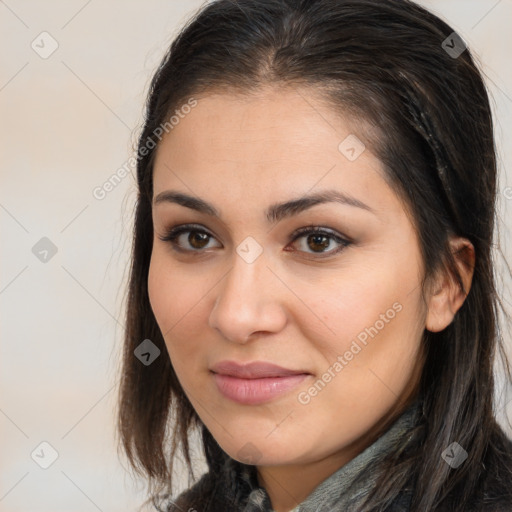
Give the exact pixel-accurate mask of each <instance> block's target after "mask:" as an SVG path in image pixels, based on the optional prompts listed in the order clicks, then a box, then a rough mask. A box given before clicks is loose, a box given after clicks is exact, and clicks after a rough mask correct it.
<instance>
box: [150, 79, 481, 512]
mask: <svg viewBox="0 0 512 512" xmlns="http://www.w3.org/2000/svg"><path fill="white" fill-rule="evenodd" d="M349 134H355V135H356V136H358V138H359V139H360V140H362V141H365V140H366V139H365V137H364V132H363V131H362V129H361V128H360V127H357V126H356V125H355V124H354V123H352V124H351V123H350V122H349V119H348V118H347V119H341V118H340V116H339V115H335V114H334V113H333V112H332V111H331V110H329V108H328V107H327V106H326V104H325V103H322V102H321V101H320V100H319V99H318V98H315V96H314V94H312V93H311V91H308V92H305V91H304V90H302V91H299V90H292V89H273V88H265V89H261V90H260V92H259V93H258V94H257V95H253V96H251V97H247V96H245V97H242V96H235V95H228V94H221V93H219V94H210V95H206V96H204V97H202V98H200V99H199V100H198V104H197V106H195V107H194V108H193V109H192V110H191V112H190V113H189V114H187V115H186V116H184V118H183V119H181V120H180V122H179V124H178V125H176V126H175V127H174V129H173V130H172V131H170V132H169V134H168V135H166V136H165V137H164V138H163V139H162V141H161V143H160V144H159V148H158V151H157V155H156V160H155V165H154V198H156V197H157V196H158V195H159V194H160V193H162V192H164V191H168V190H173V191H179V192H182V193H186V194H190V195H194V196H197V197H200V198H202V199H203V200H205V201H208V202H209V203H211V204H212V205H213V206H214V207H215V208H216V209H217V210H218V211H219V212H220V218H214V217H211V216H209V215H206V214H204V213H199V212H197V211H195V210H193V209H190V208H187V207H185V206H182V205H178V204H175V203H171V202H165V201H162V202H158V203H156V202H154V206H153V223H154V231H155V237H154V243H153V252H152V257H151V265H150V271H149V280H148V286H149V296H150V301H151V306H152V309H153V311H154V314H155V317H156V320H157V322H158V324H159V327H160V329H161V330H162V333H163V334H164V339H165V342H166V345H167V349H168V352H169V355H170V358H171V361H172V364H173V367H174V369H175V371H176V374H177V376H178V379H179V381H180V383H181V385H182V386H183V388H184V390H185V393H186V394H187V396H188V398H189V400H190V402H191V403H192V405H193V407H194V409H195V410H196V412H197V414H198V415H199V417H200V418H201V420H202V421H203V422H204V423H205V425H206V426H207V428H208V429H209V430H210V431H211V433H212V434H213V436H214V437H215V439H216V440H217V442H218V443H219V444H220V446H221V447H222V448H223V449H224V451H226V452H227V453H228V454H229V455H230V456H231V457H233V458H235V459H237V460H240V461H241V462H246V463H255V464H256V465H257V469H258V480H259V482H260V484H261V485H263V486H264V487H265V488H266V490H267V492H268V493H269V496H270V498H271V502H272V506H273V508H274V509H275V510H276V511H277V512H284V511H288V510H291V509H292V508H293V507H295V506H296V505H297V504H299V503H300V502H301V501H303V500H304V499H305V498H306V497H307V495H308V494H310V493H311V492H312V491H313V490H314V488H315V487H317V485H318V484H319V483H321V482H322V481H323V480H324V479H325V478H327V477H328V476H329V475H331V474H332V473H333V472H335V471H336V470H337V469H338V468H340V467H341V466H343V465H344V464H346V463H347V462H348V461H350V460H351V459H352V458H354V457H355V456H356V455H357V454H359V453H360V452H361V451H362V450H363V449H364V448H366V447H367V446H368V445H369V444H371V443H372V442H373V441H374V440H375V439H376V437H377V436H378V435H379V434H380V433H382V432H383V431H384V430H385V429H386V428H387V427H388V426H389V425H390V424H391V423H392V422H393V421H394V419H396V417H397V416H398V415H399V414H400V413H401V412H402V411H403V409H404V408H405V407H406V406H407V405H408V404H409V403H410V402H411V400H412V399H413V398H414V397H415V394H416V390H417V383H418V379H419V377H420V373H421V367H422V364H423V360H422V353H421V350H420V348H421V344H420V340H421V336H422V333H423V331H424V329H425V328H427V329H429V330H432V331H440V330H442V329H444V328H445V327H446V326H447V325H448V324H449V323H450V322H451V321H452V320H453V316H454V314H455V313H456V311H457V310H458V309H459V307H460V306H461V305H462V303H463V301H464V298H465V294H463V293H462V292H461V291H460V290H458V288H457V287H456V285H455V284H454V282H453V280H451V279H449V278H448V277H447V276H445V275H443V274H440V275H439V277H438V279H436V281H435V283H433V288H432V290H433V291H432V293H431V294H430V295H428V297H427V300H423V298H422V295H421V289H420V281H421V278H422V275H423V264H422V260H421V256H420V249H419V244H418V239H417V236H416V232H415V230H414V227H413V225H412V224H411V221H410V219H409V217H408V216H407V214H406V211H405V209H404V205H403V204H402V203H401V202H400V200H399V198H398V196H397V195H396V194H395V193H394V192H393V190H392V189H391V188H390V187H389V186H388V185H387V183H386V181H385V180H384V178H383V176H384V173H383V169H382V166H381V163H380V161H379V160H378V159H377V158H376V157H375V156H374V155H373V154H372V153H371V148H370V147H369V146H368V145H367V147H366V150H365V151H363V153H362V154H361V155H360V156H359V157H358V158H357V159H356V160H355V161H349V160H348V159H347V158H346V157H345V156H344V154H342V153H341V152H340V151H339V150H338V145H339V144H340V142H341V141H343V140H344V139H345V138H346V137H347V135H349ZM327 189H334V190H337V191H340V192H343V193H345V194H349V195H351V196H353V197H355V198H357V199H358V200H360V201H362V202H364V203H365V204H366V205H368V206H369V207H370V208H371V209H372V210H373V212H372V211H368V210H365V209H362V208H357V207H354V206H350V205H346V204H340V203H337V202H329V203H324V204H319V205H316V206H313V207H311V208H309V209H307V210H305V211H302V212H300V213H298V214H295V215H292V216H291V217H288V218H284V219H282V220H280V221H279V222H277V223H275V224H271V223H269V222H268V220H267V218H266V217H265V215H264V212H265V210H266V209H267V207H269V206H270V205H272V204H274V203H279V202H284V201H288V200H291V199H295V198H299V197H301V196H303V195H306V194H311V193H315V192H319V191H321V190H327ZM185 223H196V224H200V226H201V227H200V228H199V229H201V228H202V229H204V230H206V231H208V232H209V233H210V234H211V235H212V236H211V237H210V238H206V240H205V241H203V242H201V241H200V242H199V244H198V243H197V238H196V239H194V238H192V239H190V238H189V233H188V232H187V233H185V234H182V235H181V236H180V237H179V239H178V243H180V244H181V246H182V247H183V248H184V249H188V250H189V252H188V253H187V252H178V251H176V250H174V249H173V246H172V244H171V242H169V241H162V240H161V239H160V238H159V237H160V236H164V235H165V233H166V229H169V228H171V227H173V226H176V225H179V224H185ZM309 225H315V226H320V227H322V228H326V229H328V230H331V231H334V232H336V233H337V234H339V236H341V237H342V238H349V240H351V241H352V243H351V244H350V245H348V246H346V247H345V248H343V249H342V250H341V251H340V252H337V253H336V254H335V253H334V251H336V249H337V248H339V247H342V245H340V244H338V243H337V242H336V241H335V240H334V239H332V238H327V242H328V245H327V247H325V248H324V249H322V248H321V247H320V248H319V246H318V245H315V241H314V240H313V241H311V237H310V240H309V244H308V235H307V234H306V235H303V236H302V237H301V238H298V239H296V240H295V241H293V240H292V239H291V238H290V237H291V235H292V233H293V231H294V230H296V229H298V228H301V227H304V226H309ZM194 234H195V233H194V232H192V235H194ZM248 236H251V237H253V238H254V239H255V240H256V241H257V242H258V243H259V244H260V246H261V248H262V249H263V252H262V254H261V255H260V256H259V257H258V258H257V259H256V260H255V261H254V262H252V263H248V262H246V261H245V260H244V259H243V258H242V257H240V256H239V255H238V254H237V252H236V249H237V247H238V246H239V244H241V242H242V241H244V239H245V238H246V237H248ZM196 237H197V234H196ZM194 240H196V245H194ZM452 243H453V248H454V251H455V250H457V249H460V248H462V249H463V252H464V253H466V255H467V254H469V257H470V258H471V257H473V248H472V246H471V244H470V243H469V242H468V241H467V240H465V239H455V238H454V239H453V241H452ZM201 244H202V245H201ZM201 247H205V248H201ZM315 250H316V251H319V252H315ZM193 251H196V253H198V254H193ZM322 251H323V252H322ZM329 252H330V254H329V255H328V256H327V257H325V256H324V257H322V254H325V253H329ZM460 270H461V272H462V273H463V279H464V283H465V287H466V290H469V286H470V284H471V276H472V271H471V270H466V268H465V267H464V266H463V265H461V266H460ZM396 303H398V304H399V305H400V306H401V310H400V311H399V312H397V313H396V315H395V316H394V318H393V319H391V320H389V321H388V322H387V323H385V326H384V327H383V328H382V329H380V330H379V332H378V334H377V335H375V336H374V337H373V338H369V341H368V343H367V345H366V346H363V348H362V350H360V351H359V352H358V353H357V355H355V356H354V357H353V359H352V360H351V361H348V364H347V365H346V366H344V368H343V369H342V370H341V371H339V372H338V373H336V376H335V377H334V378H332V379H331V381H330V382H329V383H327V385H326V386H325V387H324V388H323V389H322V390H321V391H320V392H319V393H318V394H317V395H316V396H314V397H312V398H311V400H310V401H309V403H307V404H302V403H300V402H299V400H298V395H299V393H300V392H307V390H308V389H309V388H310V387H311V386H312V384H313V383H314V382H315V381H317V380H318V379H319V378H320V377H321V376H322V375H323V374H324V373H325V372H326V371H327V369H328V368H329V367H332V365H333V363H334V362H335V361H336V360H337V356H338V355H343V354H344V353H345V352H346V351H347V350H349V348H350V345H351V343H352V342H353V340H355V339H356V337H357V335H358V334H359V333H361V332H362V331H364V330H365V328H369V327H370V326H374V325H375V324H376V321H377V320H379V318H381V316H380V315H382V314H385V313H386V311H387V310H389V309H390V308H392V305H393V304H396ZM360 345H361V344H360ZM226 359H228V360H236V361H239V362H248V361H256V360H257V361H267V362H273V363H275V364H278V365H280V366H283V367H286V368H291V369H301V370H304V371H307V372H309V373H310V374H311V375H309V376H308V377H307V378H306V379H305V380H304V381H303V382H302V383H301V384H300V385H299V386H298V387H297V388H295V389H293V390H291V391H289V392H287V393H285V394H284V395H282V396H279V397H278V398H276V399H273V400H272V401H270V402H268V403H265V404H261V405H246V404H237V403H235V402H233V401H231V400H228V399H227V398H225V397H224V396H223V395H222V394H221V393H220V392H219V391H218V389H217V387H216V385H215V383H214V380H213V377H212V374H211V372H210V371H209V368H210V367H211V366H212V365H213V364H214V363H217V362H219V361H221V360H226ZM302 396H304V395H302ZM248 443H251V444H250V445H249V444H248ZM248 454H249V456H248Z"/></svg>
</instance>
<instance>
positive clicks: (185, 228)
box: [119, 0, 512, 512]
mask: <svg viewBox="0 0 512 512" xmlns="http://www.w3.org/2000/svg"><path fill="white" fill-rule="evenodd" d="M137 177H138V187H139V199H138V204H137V209H136V216H135V234H134V248H133V259H132V268H131V276H130V289H129V300H128V307H127V332H126V340H125V353H124V361H123V364H124V370H123V381H122V386H121V394H120V409H119V430H120V434H121V440H122V447H123V448H124V449H125V450H126V452H127V454H128V457H129V460H130V462H131V463H132V465H133V466H134V467H135V468H136V469H138V470H139V471H140V472H143V473H144V474H146V475H147V476H148V477H149V479H150V482H151V483H152V484H155V485H157V487H156V489H158V491H159V492H160V493H161V495H160V497H159V498H158V497H157V496H155V497H154V500H153V504H154V505H155V507H157V508H158V509H159V510H172V511H178V510H188V511H193V510H196V511H206V510H208V511H215V512H217V511H218V512H221V511H222V512H223V511H235V510H236V511H238V510H243V511H246V512H248V511H255V510H258V511H267V512H268V511H270V510H274V511H276V512H284V511H289V510H294V511H297V512H298V511H300V512H312V511H338V510H339V511H345V510H348V511H363V510H364V511H370V510H371V511H384V510H388V511H401V510H403V511H406V510H407V511H418V512H419V511H431V510H436V511H445V510H446V511H448V510H450V511H452V510H457V511H459V510H460V511H471V510H474V511H481V510H485V511H489V510H492V511H498V510H500V511H501V510H512V446H511V444H512V443H511V441H510V440H509V439H508V438H507V436H506V435H505V433H504V432H503V431H502V429H501V428H500V426H499V425H498V423H497V422H496V419H495V410H494V407H493V393H494V381H493V361H494V355H495V353H496V349H502V348H503V340H502V339H501V336H500V333H499V331H498V329H497V327H496V326H497V306H498V304H499V303H500V302H499V298H498V295H497V292H496V290H495V283H494V266H493V260H492V254H491V247H492V244H493V241H492V236H493V228H494V222H495V199H496V194H497V175H496V155H495V150H494V139H493V125H492V118H491V111H490V107H489V101H488V95H487V92H486V89H485V86H484V84H483V81H482V77H481V74H480V72H479V71H478V69H477V68H476V66H475V64H474V62H473V59H472V57H471V53H470V51H469V49H467V48H466V45H465V44H464V42H463V40H462V39H461V38H460V37H459V36H458V35H457V34H456V33H454V31H453V30H452V29H451V28H450V27H449V26H448V25H446V23H444V22H443V21H441V20H440V19H439V18H437V17H436V16H434V15H433V14H431V13H429V12H428V11H426V10H425V9H423V8H421V7H419V6H418V5H416V4H415V3H413V2H409V1H404V0H388V1H382V0H346V1H343V0H316V1H315V0H302V1H299V0H297V1H295V2H294V1H292V0H288V1H285V0H240V1H237V2H235V1H232V0H218V1H214V2H211V3H209V4H208V5H206V6H204V7H203V8H202V9H201V11H200V12H198V13H197V15H196V16H195V17H194V18H193V19H192V20H191V21H190V22H189V23H188V24H187V26H186V27H185V28H184V29H183V30H182V31H181V33H180V34H179V35H178V37H176V39H175V41H174V42H173V43H172V45H171V47H170V49H169V51H168V53H167V55H166V57H165V58H164V60H163V61H162V63H161V65H160V67H159V69H158V71H157V73H156V75H155V77H154V78H153V81H152V84H151V90H150V93H149V99H148V105H147V115H146V121H145V125H144V128H143V132H142V134H141V137H140V140H139V150H138V169H137ZM501 352H502V350H501ZM501 352H499V353H501ZM506 368H507V369H508V372H509V373H508V375H509V376H510V367H509V366H508V365H507V366H506ZM194 431H197V432H200V434H201V436H202V444H203V448H204V453H205V456H206V460H207V463H208V468H209V470H208V472H207V473H206V474H205V475H203V476H202V478H201V479H200V480H199V481H198V482H196V483H195V484H193V485H191V488H190V489H189V490H188V491H186V492H184V493H182V494H181V495H180V496H179V497H177V498H176V497H175V498H171V496H172V486H171V474H172V461H173V460H174V459H175V456H176V455H177V451H178V449H180V448H181V449H182V450H183V454H184V456H185V460H186V461H187V463H188V466H189V470H190V471H191V460H190V453H189V434H191V433H193V432H194ZM168 441H170V446H169V445H168ZM191 476H193V474H192V473H191ZM158 484H161V485H160V486H158Z"/></svg>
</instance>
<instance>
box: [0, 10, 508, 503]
mask: <svg viewBox="0 0 512 512" xmlns="http://www.w3.org/2000/svg"><path fill="white" fill-rule="evenodd" d="M201 3H202V2H200V1H196V0H190V1H187V2H184V1H172V2H171V1H162V0H151V1H146V2H142V1H139V2H133V1H131V2H130V1H124V2H122V1H121V0H111V1H110V2H100V1H98V0H89V1H86V0H73V1H67V2H57V1H46V2H37V1H35V0H29V1H25V2H21V1H16V0H6V1H5V2H4V1H0V47H1V48H2V65H1V68H0V119H1V132H0V155H1V188H0V223H1V228H2V244H1V249H2V260H1V261H2V266H1V273H0V307H1V312H2V318H1V329H2V330H1V336H2V338H1V342H2V345H1V358H0V386H1V395H0V439H1V452H0V511H2V512H4V511H5V512H21V511H23V512H29V511H30V512H86V511H94V510H100V511H104V512H107V511H109V512H121V511H127V510H136V508H137V506H138V505H139V504H140V503H141V502H142V501H143V500H144V498H145V495H144V493H143V490H144V483H143V482H140V481H134V480H132V479H131V478H130V476H129V474H128V473H127V471H126V469H125V468H124V466H123V464H124V463H123V464H122V463H121V461H119V460H118V457H117V454H116V451H115V444H114V430H113V421H114V418H113V409H114V401H115V397H116V383H117V378H118V359H119V348H120V341H121V334H122V328H121V327H120V324H122V310H121V307H122V298H123V286H124V278H125V274H124V268H125V264H126V262H127V257H128V254H129V247H130V229H131V222H132V219H131V217H132V212H133V204H134V198H135V194H134V183H133V180H132V177H131V176H128V177H126V178H125V179H124V180H123V181H122V182H121V183H120V184H119V185H118V186H117V187H116V188H115V189H114V190H112V191H111V192H109V193H108V194H107V195H106V197H105V198H104V199H103V200H98V199H96V198H95V197H94V196H93V190H94V189H95V187H98V186H101V185H102V184H103V183H104V182H105V181H106V180H107V179H108V178H109V177H110V176H111V175H112V174H113V173H114V172H115V171H116V170H117V169H118V168H120V167H121V166H122V165H123V164H124V163H125V162H126V160H127V159H128V158H129V156H130V155H131V154H132V146H133V143H134V141H135V139H136V135H137V133H138V130H139V128H140V126H141V122H142V112H143V102H144V99H145V93H146V90H147V85H148V80H149V78H150V76H151V74H152V72H153V71H154V69H155V67H156V65H157V63H158V62H159V59H160V57H161V56H162V54H163V52H164V50H165V49H166V47H167V46H168V44H169V43H170V41H171V40H172V38H173V35H174V34H175V33H176V30H177V28H178V27H179V26H181V25H182V23H183V22H184V21H185V19H186V18H187V17H188V15H189V14H190V13H192V12H193V11H194V10H195V9H196V8H197V7H199V6H200V4H201ZM421 3H423V4H424V5H425V6H427V7H429V8H431V9H432V10H434V11H435V12H437V13H438V14H440V15H441V16H443V17H444V18H445V19H447V20H448V22H449V23H451V25H452V26H453V28H454V29H455V30H457V31H458V32H459V33H460V34H461V35H462V36H463V37H464V39H465V40H466V41H467V42H468V43H469V45H470V47H471V48H472V49H473V50H474V51H475V52H476V53H477V54H478V55H479V57H480V59H481V61H482V62H483V63H484V64H483V66H484V70H485V73H486V75H487V76H488V79H489V86H490V89H491V93H492V96H493V98H494V99H493V102H494V105H495V110H496V114H497V117H496V120H497V124H496V126H497V140H498V144H499V152H500V164H501V178H500V179H501V184H500V189H501V191H502V192H504V191H505V189H506V187H507V186H512V174H510V168H511V165H510V164H511V161H512V154H511V146H510V143H509V141H510V140H511V138H512V115H511V113H512V66H510V55H511V50H512V35H511V30H510V26H509V21H510V20H511V19H512V3H511V2H510V0H501V1H496V0H473V1H468V0H458V1H456V0H442V1H441V0H436V1H434V0H431V1H423V2H421ZM43 31H46V32H48V33H49V34H50V35H51V38H53V40H55V41H56V43H53V41H52V39H51V38H50V36H46V35H43V36H39V34H41V32H43ZM41 38H44V41H43V42H44V44H43V43H42V42H41ZM34 40H35V43H34V45H39V46H38V47H37V46H36V48H38V51H39V52H44V51H48V50H49V49H51V44H58V48H57V50H56V51H55V52H54V53H53V54H52V55H50V56H49V57H48V58H46V59H43V58H41V57H40V55H39V54H38V53H36V51H34V49H33V48H32V47H31V44H32V42H33V41H34ZM506 169H508V170H509V171H508V175H507V173H506V171H505V170H506ZM509 197H511V198H512V194H509ZM499 201H500V202H499V206H500V216H501V219H502V220H501V222H500V229H501V231H502V234H501V238H502V243H503V244H504V245H505V246H506V245H507V244H508V247H506V248H507V251H508V253H507V255H508V260H509V261H510V260H511V258H510V255H511V248H510V241H511V236H510V229H511V227H512V216H511V203H512V200H507V199H506V198H505V194H503V193H502V194H501V195H500V200H499ZM504 224H506V225H507V226H508V227H507V228H506V227H505V225H504ZM42 237H47V238H49V239H50V240H51V242H52V243H53V244H54V245H55V246H56V248H57V253H56V254H55V255H54V256H53V257H51V259H50V258H49V259H48V261H47V262H42V261H40V260H39V259H38V258H36V256H35V255H34V254H33V252H32V247H33V246H34V245H35V244H36V243H37V242H38V241H39V240H40V239H41V238H42ZM507 286H509V287H510V283H508V285H507ZM506 299H507V300H508V301H510V297H509V296H507V297H506ZM507 336H508V339H509V340H510V337H509V333H508V332H507ZM508 400H510V395H509V396H508ZM506 401H507V398H506V397H505V398H503V399H502V408H501V412H500V417H503V416H502V414H503V412H504V410H505V408H504V407H503V404H505V402H506ZM511 409H512V402H509V403H508V410H509V415H511V414H512V410H511ZM43 441H46V442H48V443H50V445H51V446H52V447H53V448H54V449H55V450H56V451H57V452H58V458H57V460H56V461H55V462H54V463H53V464H52V465H51V466H50V467H49V468H48V469H42V468H41V467H39V465H37V464H36V463H35V462H34V460H33V459H32V458H31V453H32V452H33V451H34V450H35V449H36V448H37V450H36V453H39V456H40V460H42V459H45V460H47V461H48V460H49V459H48V457H49V456H50V454H51V452H50V449H48V448H45V446H43V447H42V448H41V447H40V446H39V445H40V443H41V442H43ZM41 449H42V450H43V452H41ZM42 453H44V456H43V455H41V454H42Z"/></svg>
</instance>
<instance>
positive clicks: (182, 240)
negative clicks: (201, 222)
mask: <svg viewBox="0 0 512 512" xmlns="http://www.w3.org/2000/svg"><path fill="white" fill-rule="evenodd" d="M200 228H201V227H200V226H198V225H196V224H183V225H180V226H175V227H173V228H170V229H168V230H167V231H166V233H165V234H164V235H163V236H159V237H158V238H159V239H160V240H162V242H170V243H171V244H172V245H173V248H174V249H176V250H177V251H182V252H200V251H202V250H204V249H211V248H212V247H208V242H209V241H210V240H211V239H214V238H213V235H212V234H210V233H208V232H207V231H205V230H204V229H200ZM187 245H188V247H187Z"/></svg>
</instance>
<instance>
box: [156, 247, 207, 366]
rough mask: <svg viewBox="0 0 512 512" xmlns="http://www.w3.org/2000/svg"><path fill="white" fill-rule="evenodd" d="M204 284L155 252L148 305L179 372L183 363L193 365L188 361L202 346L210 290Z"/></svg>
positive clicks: (163, 255)
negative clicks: (206, 301)
mask: <svg viewBox="0 0 512 512" xmlns="http://www.w3.org/2000/svg"><path fill="white" fill-rule="evenodd" d="M201 281H202V280H201V277H200V276H195V277H194V275H193V274H190V273H189V274H187V276H185V274H184V273H183V272H180V269H179V268H176V265H173V264H171V263H170V261H169V258H168V257H167V258H166V257H165V254H161V251H160V252H159V251H158V250H156V251H154V252H153V254H152V257H151V262H150V267H149V274H148V295H149V302H150V304H151V309H152V310H153V314H154V315H155V318H156V321H157V324H158V327H159V328H160V330H161V332H162V335H163V337H164V340H165V344H166V346H167V350H168V352H169V355H170V356H171V359H172V362H173V366H174V367H175V369H176V371H178V368H179V367H180V361H182V360H185V361H189V364H188V366H190V359H187V358H189V356H191V355H192V354H195V353H196V352H197V350H198V348H200V347H201V343H200V340H201V335H200V328H201V325H202V324H201V322H200V321H199V316H200V315H201V314H204V300H205V299H206V297H205V295H206V294H207V291H208V289H209V288H211V285H210V287H208V286H204V284H203V286H201ZM201 311H203V313H201ZM194 340H197V341H194ZM194 360H196V359H195V358H194Z"/></svg>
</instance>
